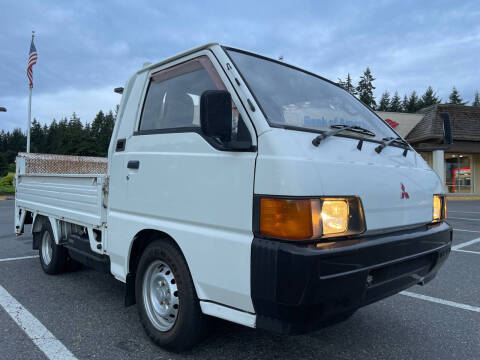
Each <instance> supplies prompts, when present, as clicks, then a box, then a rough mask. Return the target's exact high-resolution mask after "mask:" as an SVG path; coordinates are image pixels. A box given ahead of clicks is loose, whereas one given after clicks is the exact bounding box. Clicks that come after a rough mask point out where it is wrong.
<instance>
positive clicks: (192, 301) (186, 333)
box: [135, 240, 207, 351]
mask: <svg viewBox="0 0 480 360" xmlns="http://www.w3.org/2000/svg"><path fill="white" fill-rule="evenodd" d="M135 296H136V298H137V304H138V305H137V306H138V311H139V315H140V320H141V322H142V325H143V327H144V329H145V331H146V333H147V334H148V336H149V337H150V338H151V339H152V340H153V341H154V342H155V343H156V344H157V345H159V346H162V347H164V348H167V349H171V350H175V351H183V350H187V349H189V348H191V347H193V346H194V345H196V344H197V343H198V342H200V341H201V340H202V338H203V337H204V336H205V335H206V333H207V331H206V329H207V318H206V316H205V315H203V314H202V312H201V309H200V305H199V301H198V298H197V295H196V292H195V288H194V286H193V281H192V278H191V276H190V272H189V270H188V267H187V264H186V262H185V259H184V258H183V255H182V253H181V252H180V250H178V249H177V248H176V247H175V246H174V245H172V244H171V243H169V242H167V241H163V240H156V241H154V242H153V243H151V244H150V245H149V246H148V247H147V248H146V249H145V251H144V252H143V254H142V257H141V259H140V263H139V265H138V269H137V274H136V279H135Z"/></svg>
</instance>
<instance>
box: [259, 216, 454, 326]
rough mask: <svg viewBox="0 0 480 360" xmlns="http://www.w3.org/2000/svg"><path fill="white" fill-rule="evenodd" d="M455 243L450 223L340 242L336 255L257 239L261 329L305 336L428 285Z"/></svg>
mask: <svg viewBox="0 0 480 360" xmlns="http://www.w3.org/2000/svg"><path fill="white" fill-rule="evenodd" d="M451 242H452V228H451V226H450V225H448V224H447V223H445V222H442V223H439V224H431V225H425V226H422V227H420V228H416V229H413V230H404V231H400V232H395V233H388V234H383V235H376V236H366V237H359V238H357V239H350V240H341V241H338V242H337V243H335V244H333V246H334V247H333V248H330V249H322V248H318V247H317V246H316V245H299V244H295V243H286V242H278V241H273V240H267V239H261V238H254V240H253V244H252V264H251V286H252V300H253V305H254V308H255V312H256V313H257V327H258V328H263V329H267V330H271V331H275V332H280V333H301V332H305V331H310V330H314V329H317V328H319V327H322V326H324V325H326V324H330V323H332V322H336V321H340V320H342V319H343V318H345V317H346V316H348V314H351V313H352V312H353V311H355V310H356V309H358V308H359V307H362V306H365V305H367V304H370V303H372V302H375V301H377V300H380V299H383V298H385V297H387V296H390V295H393V294H396V293H398V292H400V291H402V290H404V289H406V288H408V287H410V286H412V285H415V284H424V283H426V282H428V281H430V280H431V279H432V278H433V277H434V276H435V274H436V273H437V271H438V269H439V268H440V266H441V265H442V264H443V262H444V261H445V260H446V258H447V256H448V254H449V253H450V247H451ZM335 246H337V247H335Z"/></svg>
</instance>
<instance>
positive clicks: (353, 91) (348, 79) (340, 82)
mask: <svg viewBox="0 0 480 360" xmlns="http://www.w3.org/2000/svg"><path fill="white" fill-rule="evenodd" d="M337 84H338V85H339V86H341V87H342V88H344V89H345V90H347V91H348V92H349V93H350V94H352V95H354V96H355V95H357V89H356V88H355V86H354V85H353V83H352V78H351V77H350V74H347V77H346V79H345V81H343V80H342V79H340V78H339V79H338V82H337Z"/></svg>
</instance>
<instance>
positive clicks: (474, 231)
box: [453, 229, 480, 233]
mask: <svg viewBox="0 0 480 360" xmlns="http://www.w3.org/2000/svg"><path fill="white" fill-rule="evenodd" d="M453 231H465V232H473V233H480V231H476V230H464V229H453Z"/></svg>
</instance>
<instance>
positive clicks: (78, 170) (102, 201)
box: [15, 153, 108, 227]
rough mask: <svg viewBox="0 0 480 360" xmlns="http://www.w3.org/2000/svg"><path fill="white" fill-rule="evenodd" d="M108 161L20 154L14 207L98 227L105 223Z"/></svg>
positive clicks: (104, 159) (81, 157)
mask: <svg viewBox="0 0 480 360" xmlns="http://www.w3.org/2000/svg"><path fill="white" fill-rule="evenodd" d="M106 171H107V159H106V158H98V157H86V156H65V155H49V154H32V153H30V154H26V153H20V154H19V155H18V157H17V169H16V175H15V202H16V203H15V205H16V207H17V209H25V210H28V211H31V212H32V213H40V214H43V215H50V216H54V217H57V218H61V219H64V220H67V221H70V222H73V223H77V224H85V225H92V226H94V227H99V226H101V225H102V224H103V223H105V222H106V206H107V205H106V201H107V199H106V196H107V195H106V194H107V190H108V189H107V186H108V177H107V174H106Z"/></svg>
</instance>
